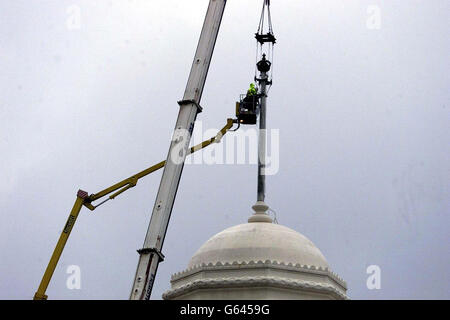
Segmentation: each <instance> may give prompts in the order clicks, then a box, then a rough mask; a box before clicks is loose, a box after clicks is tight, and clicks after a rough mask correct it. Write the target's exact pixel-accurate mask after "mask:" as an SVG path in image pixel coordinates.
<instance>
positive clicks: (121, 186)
mask: <svg viewBox="0 0 450 320" xmlns="http://www.w3.org/2000/svg"><path fill="white" fill-rule="evenodd" d="M236 122H237V121H236V120H233V119H227V124H226V125H225V126H224V127H223V128H222V129H221V130H220V131H219V132H218V133H217V135H216V136H215V137H212V138H211V139H208V140H205V141H203V142H202V143H200V144H198V145H196V146H193V147H191V148H190V150H189V152H188V154H192V153H194V152H196V151H198V150H201V149H203V148H206V147H207V146H209V145H210V144H212V143H219V142H220V140H221V138H222V137H223V136H224V135H225V134H226V133H227V132H228V131H229V130H230V129H231V128H232V127H233V124H234V123H236ZM236 130H237V129H236ZM165 164H166V161H161V162H159V163H157V164H155V165H153V166H151V167H149V168H147V169H145V170H143V171H141V172H138V173H136V174H135V175H132V176H131V177H129V178H127V179H125V180H122V181H120V182H118V183H116V184H114V185H112V186H110V187H108V188H106V189H104V190H102V191H100V192H97V193H94V194H91V195H89V194H88V193H87V192H86V191H83V190H78V192H77V198H76V200H75V203H74V205H73V207H72V210H71V211H70V215H69V218H68V219H67V222H66V224H65V226H64V229H63V231H62V232H61V235H60V237H59V240H58V243H57V244H56V247H55V249H54V250H53V254H52V257H51V258H50V261H49V263H48V265H47V268H46V269H45V272H44V275H43V277H42V280H41V283H40V284H39V288H38V290H37V291H36V293H35V294H34V298H33V299H34V300H46V299H47V295H46V294H45V292H46V291H47V287H48V285H49V283H50V280H51V278H52V276H53V272H54V271H55V268H56V265H57V264H58V261H59V258H60V257H61V254H62V252H63V250H64V246H65V245H66V242H67V240H68V238H69V236H70V232H71V231H72V228H73V226H74V225H75V222H76V221H77V218H78V214H79V213H80V211H81V208H82V207H83V206H85V207H87V208H88V209H90V210H95V209H96V208H97V207H99V206H100V205H102V204H103V203H105V202H106V201H108V200H112V199H114V198H115V197H117V196H118V195H120V194H121V193H123V192H125V191H127V190H128V189H130V188H133V187H134V186H136V184H137V182H138V180H139V179H141V178H143V177H145V176H147V175H149V174H150V173H152V172H155V171H157V170H158V169H161V168H162V167H164V165H165ZM113 192H114V193H113ZM111 193H112V194H111ZM109 194H111V195H110V196H109V197H108V198H107V199H105V200H103V201H102V202H100V203H99V204H97V205H93V204H92V202H94V201H96V200H99V199H101V198H103V197H105V196H107V195H109Z"/></svg>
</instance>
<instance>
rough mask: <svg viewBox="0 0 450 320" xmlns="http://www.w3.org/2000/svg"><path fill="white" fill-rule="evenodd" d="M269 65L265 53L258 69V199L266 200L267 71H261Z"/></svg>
mask: <svg viewBox="0 0 450 320" xmlns="http://www.w3.org/2000/svg"><path fill="white" fill-rule="evenodd" d="M263 64H264V65H268V66H269V68H270V62H268V61H267V60H266V57H265V55H263V59H262V60H261V61H260V62H258V70H259V71H260V75H259V76H260V77H259V79H258V82H259V85H260V88H261V92H260V95H261V105H260V109H259V137H258V197H257V201H262V202H264V199H265V197H266V177H265V166H266V141H267V130H266V129H267V126H266V104H267V92H266V88H267V81H268V76H267V71H261V70H260V68H259V66H260V65H263Z"/></svg>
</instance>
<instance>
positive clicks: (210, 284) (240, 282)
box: [163, 276, 348, 300]
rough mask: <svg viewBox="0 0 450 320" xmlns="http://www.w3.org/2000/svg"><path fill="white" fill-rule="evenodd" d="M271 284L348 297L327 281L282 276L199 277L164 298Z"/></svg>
mask: <svg viewBox="0 0 450 320" xmlns="http://www.w3.org/2000/svg"><path fill="white" fill-rule="evenodd" d="M260 286H271V287H279V288H283V289H294V290H310V291H317V292H321V293H323V292H327V293H329V294H331V295H332V296H334V297H335V298H337V299H348V297H347V296H346V295H345V294H343V293H342V292H339V290H337V289H336V288H335V287H333V286H331V285H329V284H326V283H317V282H310V281H300V280H293V279H287V278H280V277H267V276H264V277H240V278H222V279H199V280H195V281H193V282H190V283H188V284H185V285H183V286H181V287H179V288H176V289H171V290H169V291H167V292H166V293H164V294H163V299H168V300H169V299H173V298H176V297H178V296H181V295H183V294H185V293H188V292H192V291H194V290H197V289H214V288H223V287H228V288H231V287H241V288H242V287H247V288H250V287H260Z"/></svg>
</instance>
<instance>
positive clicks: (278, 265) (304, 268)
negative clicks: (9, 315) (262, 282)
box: [171, 260, 347, 289]
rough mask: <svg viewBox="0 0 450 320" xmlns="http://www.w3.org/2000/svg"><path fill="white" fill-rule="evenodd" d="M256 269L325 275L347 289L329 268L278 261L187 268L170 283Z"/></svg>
mask: <svg viewBox="0 0 450 320" xmlns="http://www.w3.org/2000/svg"><path fill="white" fill-rule="evenodd" d="M257 268H272V269H278V270H286V271H296V272H306V273H313V274H320V275H326V276H328V277H329V278H330V279H332V280H334V281H335V282H337V283H338V284H339V285H340V286H342V287H343V288H345V289H347V283H346V282H345V281H344V280H343V279H342V278H340V277H339V276H338V275H337V274H336V273H334V272H332V271H331V270H330V269H329V268H322V267H316V266H308V265H301V264H295V265H294V264H292V263H288V264H286V263H284V262H278V261H270V260H266V261H264V262H263V261H249V262H245V261H243V262H238V261H234V262H233V263H229V262H226V263H222V262H217V263H216V264H213V263H209V264H205V263H203V264H202V265H196V266H194V267H191V268H188V269H186V270H184V271H181V272H177V273H175V274H173V275H172V277H171V281H172V282H174V281H177V280H180V279H182V278H186V277H189V276H191V275H193V274H195V273H198V272H202V271H211V270H214V271H218V270H234V269H239V270H242V269H257Z"/></svg>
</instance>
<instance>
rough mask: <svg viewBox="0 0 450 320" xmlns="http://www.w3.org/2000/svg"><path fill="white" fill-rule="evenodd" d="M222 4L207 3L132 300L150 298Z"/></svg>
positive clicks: (218, 0)
mask: <svg viewBox="0 0 450 320" xmlns="http://www.w3.org/2000/svg"><path fill="white" fill-rule="evenodd" d="M225 4H226V0H210V2H209V6H208V10H207V12H206V17H205V21H204V23H203V28H202V32H201V34H200V39H199V42H198V45H197V50H196V53H195V57H194V62H193V64H192V68H191V72H190V75H189V79H188V82H187V86H186V90H185V92H184V97H183V100H181V101H179V102H178V104H179V105H180V110H179V113H178V119H177V122H176V126H175V130H174V134H173V137H172V141H171V143H170V147H169V152H168V155H167V160H166V165H165V167H164V172H163V175H162V178H161V182H160V185H159V189H158V194H157V196H156V200H155V204H154V206H153V211H152V215H151V219H150V225H149V227H148V230H147V234H146V236H145V240H144V246H143V248H142V249H140V250H138V253H139V262H138V265H137V270H136V275H135V278H134V282H133V287H132V290H131V294H130V299H131V300H147V299H150V295H151V291H152V288H153V282H154V279H155V275H156V272H157V269H158V265H159V262H160V261H162V260H164V256H163V254H162V253H161V250H162V246H163V242H164V238H165V235H166V232H167V226H168V224H169V219H170V215H171V213H172V207H173V204H174V201H175V196H176V193H177V190H178V184H179V182H180V178H181V173H182V171H183V167H184V161H185V158H186V154H187V150H188V147H189V142H190V138H191V134H192V131H193V129H194V122H195V119H196V117H197V114H198V113H199V112H201V107H200V100H201V96H202V92H203V88H204V85H205V81H206V76H207V74H208V69H209V65H210V62H211V58H212V54H213V51H214V46H215V43H216V39H217V35H218V32H219V28H220V24H221V21H222V16H223V12H224V10H225Z"/></svg>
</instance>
